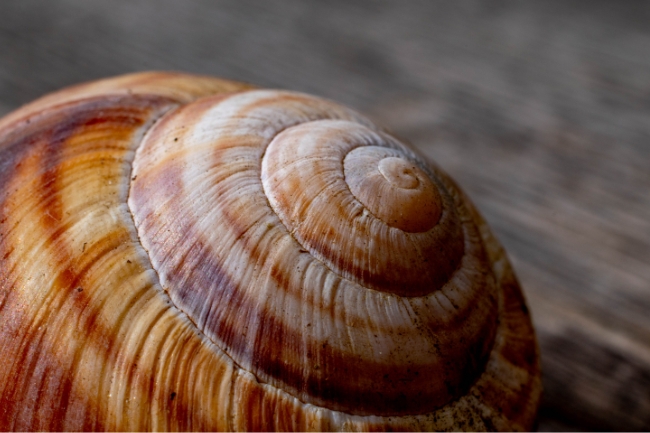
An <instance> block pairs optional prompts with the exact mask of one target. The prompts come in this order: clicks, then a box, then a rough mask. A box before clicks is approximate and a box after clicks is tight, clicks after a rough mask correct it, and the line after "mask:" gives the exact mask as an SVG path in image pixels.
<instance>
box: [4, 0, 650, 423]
mask: <svg viewBox="0 0 650 433" xmlns="http://www.w3.org/2000/svg"><path fill="white" fill-rule="evenodd" d="M0 16H2V17H3V19H2V20H1V21H0V113H6V112H8V111H9V110H10V109H14V108H17V107H18V106H19V105H21V104H23V103H27V102H29V101H31V100H33V99H35V98H36V97H38V96H41V95H42V94H44V93H46V92H49V91H53V90H56V89H59V88H61V87H63V86H65V85H70V84H74V83H78V82H82V81H87V80H90V79H95V78H100V77H106V76H110V75H115V74H119V73H124V72H132V71H135V70H147V69H165V70H170V69H173V70H186V71H190V72H195V73H204V74H209V75H216V76H223V77H226V78H232V79H236V80H243V81H249V82H254V83H255V84H259V85H261V86H264V87H280V88H288V89H293V90H300V91H306V92H309V93H314V94H317V95H321V96H325V97H328V98H332V99H335V100H337V101H339V102H341V103H343V104H346V105H349V106H351V107H354V108H356V109H357V110H359V111H361V112H364V113H367V114H369V115H370V117H372V118H373V119H374V120H376V121H377V123H379V124H383V125H386V126H388V127H389V128H390V129H391V130H392V131H394V132H395V133H397V134H398V135H399V136H401V137H404V138H406V139H408V140H409V141H411V142H412V143H413V144H414V145H416V146H417V147H419V148H420V149H421V150H422V151H423V152H424V153H425V154H426V155H428V156H429V157H431V158H432V159H434V160H435V161H436V162H437V163H438V164H439V165H440V166H442V167H443V168H444V169H445V170H446V171H448V172H450V173H451V175H452V176H453V177H454V178H455V179H456V180H458V182H459V183H460V184H461V186H462V187H463V188H464V189H465V190H466V191H467V192H468V194H469V196H470V197H471V198H472V199H473V200H474V201H475V202H476V203H477V205H478V207H479V209H480V210H481V211H482V213H483V214H484V215H485V216H486V218H487V220H488V222H489V223H490V225H491V227H492V228H493V229H494V230H495V232H496V234H497V236H498V237H499V239H500V240H501V241H502V242H503V243H504V245H505V247H506V249H507V251H508V253H509V255H510V257H511V258H512V260H513V262H514V266H515V269H516V271H517V274H518V276H519V277H520V279H521V281H522V284H523V287H524V290H525V292H526V295H527V298H528V301H529V305H530V307H531V309H532V313H533V318H534V321H535V323H536V326H537V329H538V333H539V340H540V346H541V350H542V367H543V370H544V375H545V377H544V381H545V382H544V383H545V396H544V402H543V406H542V411H541V415H540V420H539V422H540V424H539V425H540V428H541V429H571V428H574V429H614V430H630V429H633V430H643V429H650V416H649V415H648V414H649V413H650V409H649V408H650V391H649V390H650V283H649V281H650V265H649V263H650V195H649V194H648V193H647V191H648V190H649V189H650V174H649V173H650V172H649V171H648V169H647V165H648V161H650V146H648V143H647V141H648V137H650V122H649V121H648V116H649V115H650V26H648V22H650V4H648V3H647V2H625V3H618V2H608V1H592V2H586V1H585V2H562V1H550V2H537V3H532V2H528V3H521V2H520V3H517V2H460V3H457V2H454V3H453V4H452V3H449V4H440V3H434V2H425V1H421V2H415V1H412V2H408V3H407V2H362V1H358V2H354V3H352V4H349V2H319V3H317V4H314V3H306V2H298V1H282V2H273V3H262V2H253V1H224V2H218V3H215V2H210V1H207V0H206V1H186V2H174V1H172V0H165V1H142V2H128V1H114V2H110V3H108V2H101V1H98V0H91V1H86V2H76V1H72V0H67V1H66V0H62V1H58V2H47V1H36V0H31V1H30V0H27V1H25V0H23V1H19V0H5V1H3V2H2V3H1V4H0Z"/></svg>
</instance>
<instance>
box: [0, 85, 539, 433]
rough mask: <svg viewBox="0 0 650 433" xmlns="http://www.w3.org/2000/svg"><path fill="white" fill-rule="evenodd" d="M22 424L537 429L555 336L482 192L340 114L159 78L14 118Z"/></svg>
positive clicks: (0, 234) (0, 256)
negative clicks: (473, 198) (543, 356)
mask: <svg viewBox="0 0 650 433" xmlns="http://www.w3.org/2000/svg"><path fill="white" fill-rule="evenodd" d="M0 288H1V289H2V291H1V293H0V354H1V356H2V359H4V360H6V361H5V362H4V363H2V364H0V429H3V430H260V429H261V430H459V429H469V430H481V429H488V430H495V429H496V430H525V429H530V428H531V427H532V425H533V422H534V418H535V415H536V411H537V405H538V402H539V396H540V392H541V385H540V371H539V359H538V358H539V356H538V349H537V343H536V340H535V335H534V332H533V328H532V325H531V322H530V318H529V315H528V310H527V308H526V305H525V301H524V299H523V296H522V293H521V289H520V288H519V285H518V283H517V280H516V278H515V276H514V273H513V271H512V269H511V266H510V265H509V263H508V260H507V258H506V255H505V253H504V251H503V249H502V248H501V246H500V245H499V244H498V242H497V241H496V239H495V238H494V237H493V235H492V234H491V232H490V230H489V228H488V227H487V225H486V224H485V222H484V220H483V219H482V218H481V216H480V215H479V214H478V212H477V211H476V209H475V208H474V206H473V205H472V204H471V202H470V201H469V200H468V199H467V197H466V196H465V195H464V194H463V192H462V191H461V190H460V189H459V188H458V186H457V185H456V184H455V183H454V182H453V181H452V180H451V179H450V178H449V177H448V176H447V175H446V174H445V173H444V172H442V171H441V170H440V169H439V168H437V167H436V166H434V165H431V164H430V163H428V162H427V161H426V160H425V159H423V158H422V157H421V156H420V155H418V154H417V152H415V151H414V150H413V149H411V148H410V147H409V146H407V145H405V144H404V143H402V142H400V141H399V140H398V139H396V138H395V137H393V136H392V135H390V134H389V133H387V132H385V131H383V130H381V129H379V128H378V127H376V126H375V125H373V123H372V122H370V121H369V120H368V119H366V118H365V117H363V116H362V115H360V114H358V113H356V112H354V111H352V110H350V109H347V108H345V107H342V106H340V105H337V104H335V103H332V102H330V101H326V100H323V99H320V98H316V97H313V96H309V95H305V94H302V93H296V92H289V91H274V90H261V89H255V88H252V87H251V86H248V85H245V84H242V83H235V82H230V81H225V80H219V79H215V78H208V77H200V76H192V75H186V74H175V73H142V74H133V75H127V76H122V77H117V78H113V79H108V80H103V81H98V82H94V83H89V84H84V85H80V86H77V87H73V88H69V89H65V90H63V91H61V92H58V93H55V94H52V95H49V96H46V97H44V98H42V99H40V100H38V101H36V102H34V103H32V104H30V105H27V106H25V107H23V108H21V109H19V110H18V111H16V112H14V113H12V114H10V115H9V116H7V117H6V118H4V119H2V120H0Z"/></svg>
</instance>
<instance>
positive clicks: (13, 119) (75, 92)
mask: <svg viewBox="0 0 650 433" xmlns="http://www.w3.org/2000/svg"><path fill="white" fill-rule="evenodd" d="M251 88H254V86H252V85H250V84H246V83H240V82H235V81H229V80H223V79H220V78H214V77H208V76H204V75H190V74H186V73H179V72H137V73H133V74H126V75H120V76H118V77H111V78H106V79H103V80H97V81H91V82H88V83H82V84H77V85H75V86H71V87H67V88H65V89H63V90H60V91H58V92H53V93H50V94H48V95H45V96H43V97H42V98H39V99H37V100H36V101H34V102H31V103H29V104H27V105H25V106H23V107H21V108H19V109H18V110H16V111H14V112H12V113H9V114H8V115H7V116H5V117H3V118H2V119H0V129H8V128H9V127H15V126H18V125H17V123H20V122H29V121H30V118H31V117H32V116H38V115H40V114H41V113H42V112H43V111H47V110H51V109H52V108H54V107H58V106H61V105H64V104H66V103H69V102H73V101H80V100H82V99H89V98H94V97H106V96H111V95H112V96H128V95H157V96H159V97H162V98H168V99H171V100H174V101H176V102H178V103H181V104H187V103H189V102H191V101H193V100H195V99H197V98H200V97H203V96H207V95H214V94H221V93H228V92H236V91H241V90H246V89H251ZM13 124H16V125H14V126H12V125H13Z"/></svg>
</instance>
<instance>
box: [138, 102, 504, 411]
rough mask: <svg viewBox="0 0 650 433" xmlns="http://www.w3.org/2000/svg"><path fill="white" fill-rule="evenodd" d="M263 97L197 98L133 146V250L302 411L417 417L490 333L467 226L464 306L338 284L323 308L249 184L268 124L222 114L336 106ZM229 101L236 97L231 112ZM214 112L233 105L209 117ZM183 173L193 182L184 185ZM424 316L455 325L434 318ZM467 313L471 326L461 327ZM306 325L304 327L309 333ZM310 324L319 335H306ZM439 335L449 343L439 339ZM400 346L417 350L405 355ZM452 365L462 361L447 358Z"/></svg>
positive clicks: (465, 381)
mask: <svg viewBox="0 0 650 433" xmlns="http://www.w3.org/2000/svg"><path fill="white" fill-rule="evenodd" d="M255 95H260V97H258V98H257V99H256V98H255ZM266 95H268V93H264V92H251V94H248V95H246V94H242V95H235V96H232V97H231V98H228V99H225V100H219V101H215V105H214V107H212V106H210V105H209V104H208V101H207V100H203V101H199V102H198V103H197V104H192V105H189V106H186V107H184V108H183V109H182V110H180V111H179V112H177V113H174V116H170V117H169V118H167V119H165V120H164V121H163V122H161V123H159V124H158V125H156V127H155V128H154V129H153V130H152V131H151V133H150V134H149V135H148V137H147V139H146V140H145V142H144V143H143V145H142V147H141V148H140V149H139V151H138V155H137V156H136V161H135V173H136V174H137V178H136V180H135V181H134V183H133V185H132V192H131V196H130V206H131V208H132V210H133V212H134V218H135V221H136V226H137V227H138V231H139V234H140V237H141V239H142V241H143V245H144V246H145V248H146V249H147V250H148V251H149V254H150V255H151V257H152V262H153V265H154V268H155V269H156V270H157V271H158V273H159V274H160V275H161V281H162V283H163V286H164V287H165V289H166V290H167V291H168V292H169V293H170V297H171V298H172V300H173V301H174V303H175V305H177V306H178V307H179V308H180V309H181V310H182V311H184V312H185V313H186V314H188V317H189V318H190V320H192V321H193V322H194V323H196V324H197V326H198V327H199V328H200V329H202V330H203V331H204V332H205V333H206V334H207V335H208V336H210V338H212V339H213V341H214V342H215V343H216V344H217V345H219V346H220V347H222V348H223V350H224V351H226V352H227V353H228V354H230V355H231V356H232V357H233V358H234V359H235V361H236V362H237V363H238V364H240V365H242V366H243V367H244V368H247V369H249V370H250V371H252V372H253V373H254V374H255V375H256V376H258V377H259V378H260V379H261V380H263V381H264V382H268V383H271V384H273V385H274V386H278V387H280V388H282V389H285V390H287V391H289V392H290V393H292V394H293V395H295V396H297V397H298V398H300V399H301V400H303V401H307V402H310V403H312V404H317V405H322V406H325V407H329V408H332V409H336V410H345V411H347V412H351V413H360V414H369V413H385V414H401V413H420V412H423V411H426V410H431V409H432V408H435V407H439V406H441V405H443V404H444V403H446V402H448V401H449V400H450V399H452V398H454V397H456V396H458V395H460V394H461V393H462V392H463V391H464V390H465V389H466V388H467V387H468V386H470V385H471V383H472V382H473V380H474V378H476V375H477V374H479V372H480V370H481V366H482V365H483V364H484V362H485V359H486V357H487V353H488V352H489V349H490V346H491V341H492V336H493V333H494V326H495V315H496V313H495V312H494V311H493V307H494V305H495V302H496V300H495V296H494V290H495V287H494V284H493V282H492V283H490V282H489V281H490V280H489V278H490V277H489V270H485V269H484V266H482V265H481V263H482V260H481V257H482V256H483V253H482V250H481V247H480V239H479V236H478V234H477V233H476V229H475V228H473V227H474V226H473V225H472V224H471V222H468V219H467V218H466V220H467V221H466V225H465V227H464V228H463V230H469V231H470V232H473V234H471V233H467V234H466V236H464V237H465V238H466V240H467V241H468V242H469V244H468V246H467V248H468V253H470V254H469V255H468V256H467V259H466V260H469V259H470V258H471V259H472V260H474V261H473V262H472V265H470V266H467V265H466V266H465V267H464V270H463V271H461V272H459V273H458V276H457V277H455V278H456V280H457V281H459V282H460V283H462V281H463V279H467V278H468V275H469V274H468V272H469V273H471V274H472V275H473V277H472V278H476V277H478V278H479V279H478V280H477V281H474V287H473V288H472V289H471V293H472V294H478V296H475V297H472V296H469V297H468V296H467V294H464V296H465V297H466V299H465V298H463V299H461V302H460V303H459V302H454V298H453V296H454V292H455V290H454V289H453V287H454V286H453V284H452V285H450V286H449V288H448V289H447V290H446V291H444V292H442V295H440V296H441V298H442V299H443V300H444V302H445V303H446V304H449V305H450V306H451V307H450V308H451V310H452V311H447V312H444V311H441V308H440V307H438V309H437V310H436V309H435V308H429V309H428V310H427V309H426V308H421V307H419V308H415V305H412V306H407V305H405V304H403V301H400V300H399V298H394V297H388V298H385V297H383V295H381V294H379V293H377V292H374V291H368V290H366V289H361V291H359V289H358V288H355V287H354V285H351V284H350V283H349V282H347V281H343V286H342V287H344V288H345V289H341V290H338V291H339V295H337V296H336V297H335V299H334V301H333V303H332V304H331V305H332V307H330V308H329V310H328V309H323V304H322V302H323V299H322V298H321V295H320V294H318V291H319V290H322V288H321V289H318V288H314V289H313V290H316V292H314V294H311V293H310V292H309V290H311V289H308V287H309V286H310V285H312V284H314V281H312V278H309V279H306V278H304V277H301V275H304V274H303V272H304V270H305V269H308V268H310V267H314V268H318V269H320V271H318V272H315V274H313V275H314V276H316V275H320V274H324V273H327V272H329V271H328V270H327V269H326V268H325V267H323V265H322V264H320V263H319V262H317V261H314V260H313V259H312V258H309V256H308V255H306V254H304V253H303V252H301V248H302V247H301V246H300V245H299V244H297V243H296V242H295V241H294V240H293V239H292V238H291V237H289V236H287V232H286V230H284V229H283V228H282V225H280V224H279V221H278V219H277V217H276V216H275V215H274V214H273V212H272V211H271V210H270V209H269V208H268V204H267V202H266V199H265V196H264V195H263V191H262V189H261V186H260V185H259V175H260V158H261V154H262V152H263V150H264V147H265V145H266V144H268V142H270V141H271V139H272V138H273V137H274V135H273V133H272V131H273V130H274V129H265V130H264V131H263V132H262V134H263V137H258V138H256V137H255V134H256V132H255V131H254V130H253V129H251V130H246V131H244V132H243V133H242V134H241V135H242V137H241V139H240V140H238V139H237V134H236V132H238V131H237V129H238V128H239V125H238V124H234V125H233V124H231V123H228V122H227V119H228V118H229V117H232V118H236V119H237V120H238V121H239V122H244V123H245V122H246V121H247V120H246V118H244V119H242V116H243V114H242V113H246V115H247V116H249V119H252V120H249V122H255V121H259V120H260V119H261V118H263V117H262V116H263V113H265V111H264V110H266V115H267V116H268V115H269V114H268V110H269V109H270V107H269V105H270V106H271V107H273V106H280V107H284V104H287V103H290V104H295V106H290V108H288V109H286V111H287V112H300V113H302V115H303V118H304V117H307V119H311V118H313V117H314V116H315V115H314V114H307V113H309V109H310V108H309V107H310V104H311V106H312V107H313V108H311V110H312V111H314V110H316V111H315V113H323V114H318V115H319V116H331V114H330V113H331V112H332V111H333V113H337V111H336V110H332V109H329V110H328V108H329V107H327V106H326V107H325V108H323V107H322V106H321V105H322V104H323V102H322V101H319V100H310V99H308V98H305V97H303V99H302V101H301V100H300V98H296V97H295V96H293V95H292V97H291V98H284V99H283V98H279V99H280V101H279V102H278V101H273V104H269V101H266V99H268V97H267V96H266ZM233 99H234V100H235V101H236V100H238V99H244V100H245V102H244V103H242V104H241V106H238V105H237V103H236V102H235V101H232V100H233ZM260 99H261V100H262V101H263V102H264V103H261V102H260ZM220 104H231V105H234V106H236V107H237V108H238V110H232V112H229V111H228V110H223V112H224V114H220V113H221V112H220V111H218V110H219V105H220ZM251 106H254V107H256V109H257V110H258V111H257V112H256V111H255V110H253V109H252V108H251ZM334 107H335V106H334ZM215 110H216V111H215ZM206 113H207V114H206ZM215 113H216V114H215ZM211 116H212V117H211ZM284 116H286V114H284V113H281V114H279V115H278V118H280V119H282V118H284ZM205 119H207V120H205ZM207 121H211V122H214V123H215V124H220V125H222V126H221V128H222V129H223V131H224V136H223V137H222V136H220V135H218V133H217V134H216V135H211V136H210V137H211V138H209V141H208V142H207V143H206V144H201V142H200V139H202V138H203V137H204V136H205V135H206V132H205V131H203V130H201V128H203V127H202V126H201V123H202V122H203V123H205V122H207ZM220 122H221V123H220ZM293 122H295V120H293ZM197 124H198V126H197ZM269 124H270V125H272V126H270V128H275V130H277V129H280V130H282V129H285V128H286V124H283V123H282V122H278V121H277V119H271V120H269ZM205 128H207V127H205ZM196 130H199V131H201V132H200V133H198V132H196ZM233 131H234V132H233ZM218 132H219V131H218ZM196 135H198V136H199V138H193V137H195V136H196ZM170 137H173V141H171V140H170ZM197 140H199V143H198V144H197V143H196V141H197ZM238 145H239V146H240V147H239V148H238ZM189 146H193V147H192V148H191V153H190V149H189ZM168 149H169V150H168ZM203 161H209V162H208V163H203ZM202 164H203V165H204V166H205V167H201V165H202ZM188 169H189V170H194V172H196V173H197V178H192V179H190V180H188V179H187V176H188V175H187V173H186V172H187V171H188ZM188 182H189V183H188ZM242 188H244V189H242ZM233 191H235V194H232V192H233ZM448 206H450V207H451V204H449V205H448ZM200 218H207V220H208V221H210V223H209V224H205V223H203V225H204V226H205V229H201V228H200V227H201V224H200V223H198V222H197V220H198V219H200ZM462 239H463V237H461V245H462ZM274 256H277V258H278V259H279V260H278V261H277V262H273V261H272V259H274ZM298 269H300V270H298ZM301 278H302V280H301ZM321 279H322V278H321ZM240 280H246V281H249V282H248V283H244V284H242V283H240V282H239V281H240ZM316 280H318V278H316ZM332 280H333V281H339V280H340V277H338V276H336V275H335V276H334V277H333V278H332ZM452 281H453V279H452ZM330 284H332V285H333V286H334V287H335V286H338V285H339V284H340V283H338V282H331V283H330ZM483 292H484V293H483ZM449 296H452V297H451V298H450V297H449ZM450 299H451V300H450ZM435 303H436V302H434V304H435ZM382 304H385V305H386V306H389V305H393V307H391V308H398V309H401V310H404V311H403V312H402V313H400V314H401V315H402V316H403V318H402V319H399V320H401V321H405V322H404V323H400V322H396V323H391V321H393V320H395V319H391V317H390V315H388V316H387V312H385V311H381V310H382V308H380V305H382ZM292 305H298V306H300V307H292ZM356 305H361V306H363V305H366V306H371V307H373V310H372V312H373V313H372V314H370V313H368V312H366V313H368V314H367V316H368V317H366V315H363V314H362V313H361V312H354V310H353V308H351V307H350V306H356ZM373 305H374V306H373ZM431 305H432V304H431V303H429V304H428V305H427V306H431ZM443 308H444V307H443ZM456 310H459V311H456ZM310 311H311V312H310ZM407 311H411V313H408V312H407ZM435 311H441V312H443V313H444V315H449V316H450V317H453V320H446V319H444V315H443V316H442V317H436V316H435V314H433V313H432V312H435ZM388 313H390V311H389V312H388ZM470 315H471V316H473V317H474V318H475V319H477V320H476V321H475V322H472V321H469V320H467V317H468V316H470ZM409 316H410V317H409ZM395 318H397V317H395ZM307 322H313V325H314V326H313V327H312V328H311V329H308V328H309V327H308V326H307V327H305V326H306V325H311V324H310V323H307ZM355 324H356V325H355ZM409 324H410V325H409ZM361 325H365V326H368V329H366V328H365V327H364V326H361ZM317 327H319V332H320V336H319V334H317V333H316V331H312V330H314V329H316V328H317ZM443 330H444V331H446V332H447V335H448V337H442V336H441V333H442V332H444V331H443ZM373 333H374V336H373ZM373 340H374V341H373ZM455 340H458V341H455ZM389 341H391V342H390V343H389ZM387 344H388V346H387ZM363 345H369V346H367V347H362V346H363ZM382 347H384V349H382ZM405 347H414V348H416V350H415V351H413V350H411V351H410V352H406V351H404V349H403V348H405ZM382 350H384V351H385V353H383V352H382ZM456 359H461V361H458V362H450V360H456ZM314 363H316V366H317V367H319V368H313V367H314ZM476 367H477V368H476ZM469 371H473V373H472V374H467V373H468V372H469ZM334 378H336V380H334Z"/></svg>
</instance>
